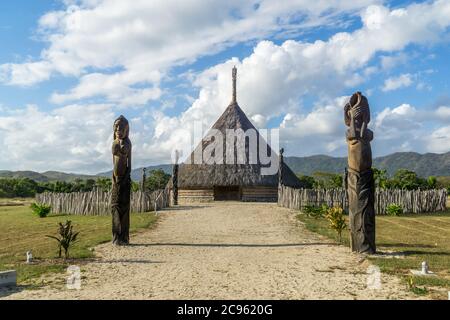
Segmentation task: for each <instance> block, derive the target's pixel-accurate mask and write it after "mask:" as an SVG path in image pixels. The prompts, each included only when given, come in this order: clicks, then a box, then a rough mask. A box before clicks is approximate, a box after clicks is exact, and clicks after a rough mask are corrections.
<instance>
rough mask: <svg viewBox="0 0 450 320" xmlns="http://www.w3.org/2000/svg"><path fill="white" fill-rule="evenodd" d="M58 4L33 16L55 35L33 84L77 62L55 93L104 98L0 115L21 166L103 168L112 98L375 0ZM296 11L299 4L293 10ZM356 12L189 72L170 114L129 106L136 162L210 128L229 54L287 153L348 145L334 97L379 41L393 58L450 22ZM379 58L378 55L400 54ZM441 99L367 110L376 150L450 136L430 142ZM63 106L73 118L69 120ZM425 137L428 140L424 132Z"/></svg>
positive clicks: (442, 11)
mask: <svg viewBox="0 0 450 320" xmlns="http://www.w3.org/2000/svg"><path fill="white" fill-rule="evenodd" d="M66 3H67V5H68V7H67V10H65V11H58V12H52V13H49V14H48V15H46V16H44V17H43V18H42V19H41V21H40V27H41V29H42V30H41V32H42V34H43V35H44V37H46V39H47V40H48V41H49V42H50V47H49V48H47V49H46V50H44V52H43V53H42V57H41V58H42V59H41V60H40V61H37V62H31V63H43V66H45V68H49V69H45V68H44V67H43V66H42V65H41V66H40V67H39V68H37V70H38V71H36V73H35V75H34V76H33V77H34V78H33V77H31V78H30V79H31V80H30V81H29V82H28V83H27V84H32V83H37V82H39V81H42V80H45V79H46V77H47V78H48V77H51V75H52V74H54V73H60V74H63V75H73V76H77V77H79V79H80V81H79V83H78V85H76V86H75V87H74V88H72V89H70V90H69V91H66V92H57V93H55V94H53V95H52V97H51V100H52V102H54V103H59V104H66V103H69V102H70V101H78V100H84V99H88V98H91V97H96V96H99V95H100V96H102V97H104V98H105V101H106V102H107V103H105V104H102V105H82V103H81V102H80V103H78V104H76V105H73V106H69V107H58V108H57V109H55V110H53V111H50V112H43V111H41V110H39V109H37V108H36V107H29V108H28V109H27V110H25V111H14V112H13V113H11V114H8V115H6V116H4V117H2V118H0V133H1V138H0V143H1V145H2V147H3V150H6V153H7V156H6V157H5V158H3V159H2V160H1V161H3V162H2V163H1V164H2V165H3V166H4V167H10V166H11V163H20V167H21V168H28V169H30V168H33V169H44V170H45V169H48V168H54V169H61V170H69V171H70V170H77V171H90V172H92V171H94V170H96V168H98V169H99V170H100V169H101V170H104V169H105V168H109V167H110V150H109V149H110V142H111V141H110V139H111V134H110V131H111V128H110V127H111V124H112V121H113V120H114V117H115V116H117V115H118V112H119V111H118V110H117V109H116V108H114V107H112V106H111V105H112V104H119V105H121V106H130V105H139V104H145V103H146V102H147V101H149V100H151V99H158V98H160V96H161V89H160V83H161V82H162V81H163V79H164V77H165V71H166V70H168V69H170V68H172V67H174V66H176V65H180V64H189V63H190V62H192V61H194V60H195V59H197V58H198V57H201V56H202V55H205V54H207V53H211V52H218V51H220V50H222V49H223V48H225V47H227V46H230V45H233V44H235V43H238V42H242V41H249V40H254V39H260V38H265V37H268V36H270V35H273V34H274V33H279V32H281V31H282V30H284V31H289V30H290V29H291V28H292V30H297V29H301V28H303V27H310V26H314V25H317V24H327V23H331V21H330V20H329V18H330V17H331V16H333V17H339V15H340V14H342V13H343V12H348V11H347V10H350V11H352V10H355V8H356V9H359V8H361V7H365V6H366V5H367V4H368V3H371V1H359V2H351V4H350V2H347V1H345V2H343V1H334V2H327V4H326V5H325V4H324V2H322V1H316V2H313V3H311V2H310V1H308V2H306V1H300V0H299V1H298V2H282V3H280V2H272V1H263V2H261V3H260V5H259V6H253V5H248V4H246V5H244V6H243V5H242V4H241V2H240V1H231V2H219V3H215V4H214V5H213V4H210V3H209V2H208V3H206V4H205V3H204V2H203V1H201V2H196V1H193V0H192V1H186V2H184V1H183V2H177V5H176V6H173V3H171V2H170V1H165V2H162V3H158V2H149V1H136V2H135V4H133V6H129V5H126V4H124V3H123V1H117V0H115V1H113V0H95V1H92V0H91V1H66ZM330 3H331V4H330ZM344 3H345V4H344ZM171 4H172V5H171ZM238 4H239V5H238ZM169 8H170V10H169ZM174 8H176V9H174ZM235 8H239V10H235ZM329 8H333V10H328V9H329ZM299 13H304V15H303V16H304V18H302V19H300V20H301V21H300V22H299V21H298V19H299ZM300 16H302V15H300ZM360 17H361V21H362V26H361V28H359V29H357V30H355V31H353V32H340V33H337V34H334V35H332V36H331V37H330V38H329V39H328V40H317V41H313V42H306V41H294V40H287V41H284V42H281V43H280V44H275V43H274V42H273V41H266V40H264V41H258V42H257V44H256V45H255V47H254V50H253V52H252V53H251V54H250V55H249V56H248V57H245V58H243V59H241V60H239V59H237V58H233V59H229V60H227V61H225V62H223V63H219V64H217V65H215V66H212V67H210V68H208V69H206V70H201V71H199V72H195V71H193V72H192V73H191V74H190V77H189V78H190V79H191V80H192V83H191V84H192V86H194V87H195V88H196V89H198V96H197V97H196V98H195V99H194V101H193V102H192V104H191V105H190V106H189V107H188V108H187V109H185V110H184V111H183V112H181V113H180V114H179V115H175V116H170V115H168V114H166V113H165V112H166V110H165V109H164V108H161V109H160V110H156V111H155V110H152V111H148V110H147V111H145V112H143V113H142V115H141V116H139V117H135V118H132V119H129V120H130V121H131V124H132V126H133V129H132V141H133V145H134V158H133V159H134V160H133V161H134V165H135V166H139V165H143V164H148V163H154V164H156V163H162V162H168V161H169V159H170V154H171V152H172V151H173V150H174V149H184V150H186V146H191V144H192V143H193V144H194V145H195V143H196V142H197V141H195V139H192V137H191V133H192V130H193V127H194V125H195V123H196V122H201V123H202V124H203V127H204V129H205V130H206V129H208V128H209V127H210V126H211V125H212V124H213V122H214V121H215V120H216V119H217V118H218V117H219V116H220V114H221V113H222V112H223V110H224V109H225V108H226V106H227V105H228V103H229V102H230V99H231V80H230V79H231V68H232V66H234V65H236V66H237V67H238V73H239V76H238V101H239V104H240V105H241V107H242V108H243V109H244V111H245V112H246V113H247V115H248V116H249V118H250V119H252V121H253V122H254V124H256V125H257V126H259V127H264V126H266V125H267V124H268V123H270V122H271V121H272V120H274V119H275V120H276V119H282V120H281V124H280V129H281V139H282V141H281V143H282V145H284V146H286V147H287V152H288V153H289V154H293V155H308V154H313V153H328V154H332V155H344V154H345V152H346V149H345V148H346V145H345V138H344V132H345V126H344V124H343V115H342V113H343V106H344V103H345V100H346V99H347V98H348V97H347V98H346V97H345V96H344V97H342V96H343V95H344V94H348V93H349V91H350V90H354V87H355V86H359V85H361V84H364V83H365V81H367V79H368V78H370V77H371V76H372V75H373V74H374V73H376V71H377V68H376V67H374V65H373V64H372V62H373V60H374V57H376V56H377V54H379V53H381V54H382V55H386V56H393V57H394V56H396V55H397V54H398V53H399V52H401V50H403V49H404V48H405V47H406V46H408V45H409V44H412V43H418V44H424V43H433V42H435V41H438V40H439V39H440V38H441V36H442V35H443V34H444V33H445V32H446V30H447V28H448V26H449V25H450V18H449V17H450V3H449V2H448V1H435V2H432V3H430V2H425V3H419V4H412V5H409V6H407V7H405V8H403V9H395V10H390V9H389V8H387V7H384V6H380V5H376V6H369V7H367V8H366V9H364V10H361V12H360ZM386 61H387V60H385V63H384V65H383V62H382V63H381V64H382V65H381V68H386V67H388V66H389V63H391V65H393V63H394V62H392V61H391V62H386ZM27 63H28V62H27ZM25 65H26V64H17V65H11V64H9V65H2V66H0V80H1V79H2V81H4V82H6V83H10V84H21V81H20V79H26V78H27V76H26V72H25V73H24V74H23V75H22V76H21V77H16V78H14V75H13V73H12V72H11V70H13V68H15V67H17V68H25V69H24V70H27V68H28V67H26V66H25ZM42 68H43V69H42ZM39 70H41V71H39ZM42 70H44V71H42ZM406 75H407V74H406ZM410 76H411V75H410ZM393 79H394V78H393ZM394 80H395V79H394ZM410 80H411V81H412V79H410ZM22 84H25V83H23V81H22ZM394 86H395V84H394ZM391 87H392V84H391ZM311 96H313V97H317V99H316V102H315V103H314V104H313V106H312V108H310V106H308V105H306V104H304V102H303V99H306V97H311ZM336 97H339V98H336ZM377 107H378V108H380V107H383V106H377ZM448 108H449V107H448V106H446V105H443V106H440V107H439V108H437V109H436V110H433V111H431V112H428V113H427V115H428V118H427V117H421V115H423V114H422V112H420V111H419V110H418V109H417V108H416V107H414V106H412V105H411V104H407V103H405V104H403V105H400V106H397V107H394V108H392V107H391V108H384V109H383V110H382V111H380V112H379V113H374V114H373V116H372V118H373V119H374V120H373V121H372V123H371V126H372V128H374V131H375V135H376V140H375V141H374V150H375V152H374V153H375V154H385V153H389V152H393V151H399V150H416V151H433V150H435V151H438V150H443V149H445V146H446V144H445V143H438V141H441V140H442V139H443V138H445V137H448V129H446V128H447V127H448V125H449V123H448V113H449V112H448ZM71 110H72V111H71ZM90 110H91V111H90ZM69 112H73V115H75V113H76V114H78V115H79V118H78V119H77V120H75V119H72V117H71V116H69V114H68V113H69ZM90 112H91V113H90ZM89 117H92V119H93V118H96V119H97V123H94V121H91V120H89V119H90V118H89ZM74 118H76V117H74ZM33 119H36V120H35V121H34V120H33ZM437 119H439V125H437V124H436V123H437V122H438V121H437ZM424 121H425V122H427V121H428V122H427V123H425V122H424ZM37 123H41V124H42V125H41V126H39V125H38V124H37ZM67 128H68V129H67ZM99 128H101V129H99ZM16 132H19V134H16ZM34 132H37V133H38V134H37V135H35V134H34ZM430 132H432V134H430ZM426 139H428V140H426ZM191 140H192V141H191ZM35 141H40V142H35ZM429 141H433V143H426V142H429ZM41 146H44V147H43V148H42V149H39V148H40V147H41ZM191 147H192V146H191ZM52 150H54V151H52ZM36 152H44V153H45V154H52V156H53V157H54V160H52V161H50V162H49V161H48V156H47V155H46V156H44V155H43V154H44V153H41V154H42V156H35V154H36ZM184 156H187V154H185V155H184ZM19 159H21V160H20V161H19ZM46 159H47V160H46Z"/></svg>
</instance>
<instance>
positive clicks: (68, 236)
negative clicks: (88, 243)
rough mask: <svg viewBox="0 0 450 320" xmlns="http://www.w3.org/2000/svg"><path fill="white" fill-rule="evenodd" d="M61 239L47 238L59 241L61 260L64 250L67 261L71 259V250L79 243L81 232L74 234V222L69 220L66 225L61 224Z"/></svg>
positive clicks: (59, 230) (59, 231)
mask: <svg viewBox="0 0 450 320" xmlns="http://www.w3.org/2000/svg"><path fill="white" fill-rule="evenodd" d="M58 233H59V238H58V237H54V236H47V237H48V238H51V239H55V240H56V241H58V247H59V258H61V253H62V252H61V251H62V249H64V257H65V259H67V258H69V249H70V246H71V245H73V244H74V243H75V242H76V241H77V237H78V234H79V232H73V226H72V222H71V221H69V220H67V221H66V223H64V224H62V223H61V222H60V223H59V229H58Z"/></svg>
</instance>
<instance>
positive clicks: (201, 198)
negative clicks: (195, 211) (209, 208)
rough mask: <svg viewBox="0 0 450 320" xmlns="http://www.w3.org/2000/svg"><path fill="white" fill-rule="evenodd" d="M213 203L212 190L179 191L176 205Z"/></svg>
mask: <svg viewBox="0 0 450 320" xmlns="http://www.w3.org/2000/svg"><path fill="white" fill-rule="evenodd" d="M211 201H214V189H212V188H211V189H179V190H178V204H189V203H196V202H197V203H202V202H211Z"/></svg>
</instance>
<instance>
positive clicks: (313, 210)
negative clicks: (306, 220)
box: [302, 204, 329, 219]
mask: <svg viewBox="0 0 450 320" xmlns="http://www.w3.org/2000/svg"><path fill="white" fill-rule="evenodd" d="M328 209H329V207H328V206H327V205H326V204H323V205H321V206H320V207H318V206H305V207H304V208H303V209H302V211H303V213H304V214H306V216H307V217H310V218H315V219H318V218H323V217H324V216H325V214H326V213H327V211H328Z"/></svg>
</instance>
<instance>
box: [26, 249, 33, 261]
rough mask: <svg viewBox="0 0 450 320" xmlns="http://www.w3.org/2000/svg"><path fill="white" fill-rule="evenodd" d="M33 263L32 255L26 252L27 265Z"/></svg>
mask: <svg viewBox="0 0 450 320" xmlns="http://www.w3.org/2000/svg"><path fill="white" fill-rule="evenodd" d="M32 262H33V254H32V252H31V250H30V251H27V263H32Z"/></svg>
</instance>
